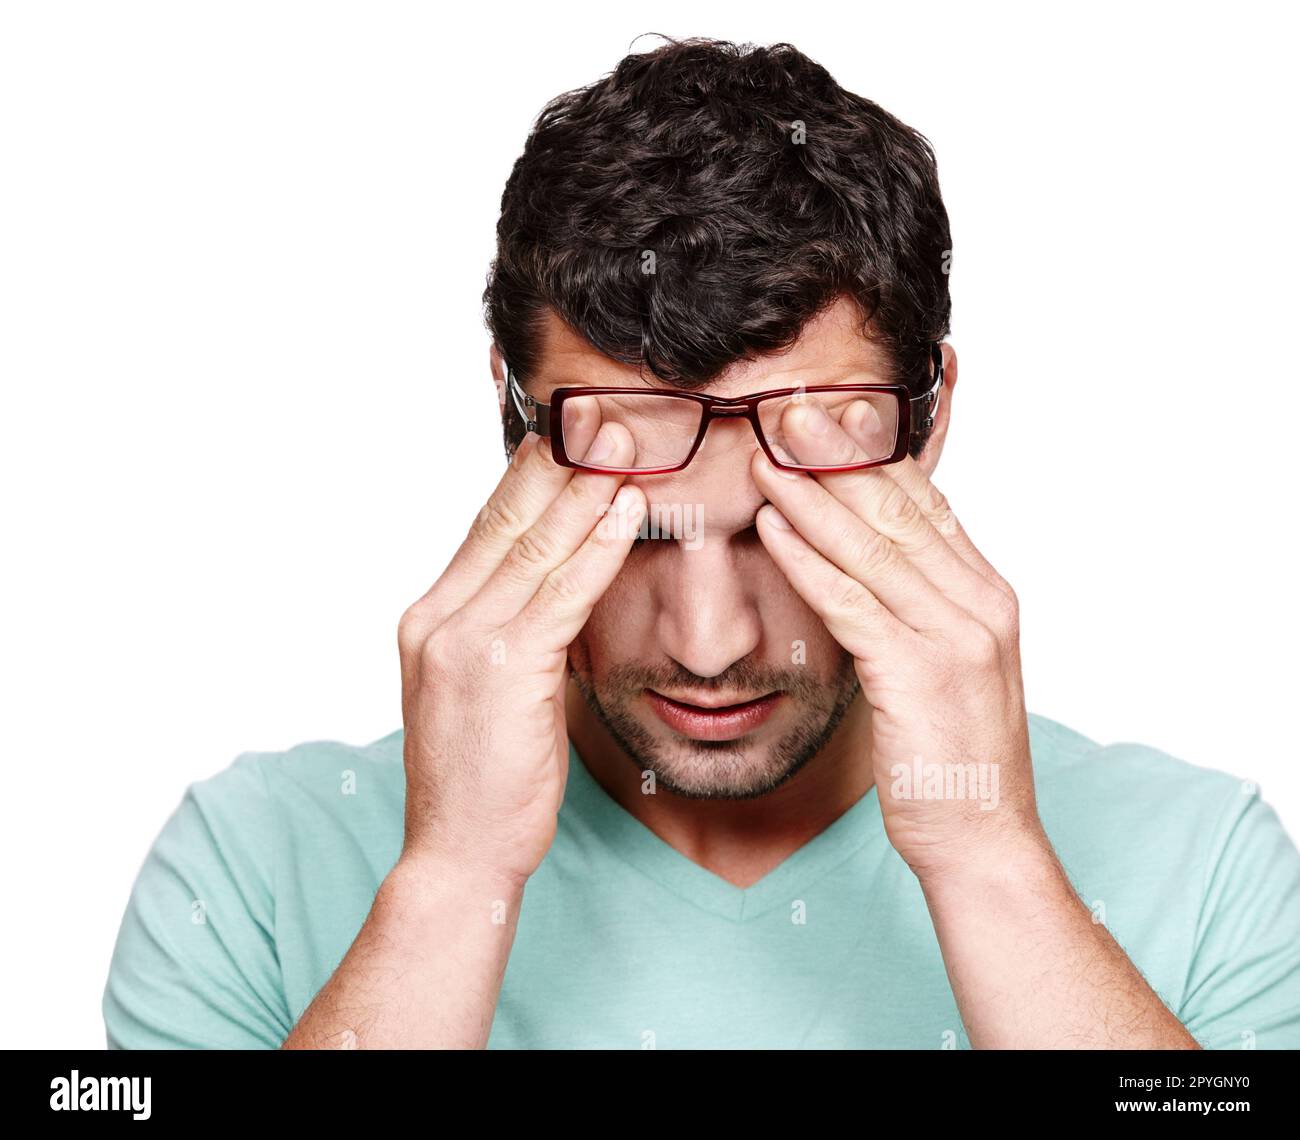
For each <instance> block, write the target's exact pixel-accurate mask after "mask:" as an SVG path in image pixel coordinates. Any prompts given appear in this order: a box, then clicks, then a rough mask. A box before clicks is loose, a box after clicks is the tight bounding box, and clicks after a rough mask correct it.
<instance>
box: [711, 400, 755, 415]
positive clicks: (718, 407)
mask: <svg viewBox="0 0 1300 1140" xmlns="http://www.w3.org/2000/svg"><path fill="white" fill-rule="evenodd" d="M748 414H749V405H748V404H746V403H745V402H744V401H743V400H716V401H714V402H713V403H712V404H710V405H709V415H710V416H746V415H748Z"/></svg>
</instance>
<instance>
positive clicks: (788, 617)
mask: <svg viewBox="0 0 1300 1140" xmlns="http://www.w3.org/2000/svg"><path fill="white" fill-rule="evenodd" d="M764 562H765V564H766V565H765V566H764V567H763V570H764V573H763V576H762V579H761V586H760V587H759V588H758V589H757V591H756V601H757V605H758V611H759V618H760V620H761V622H762V624H763V657H764V659H765V660H766V662H767V663H768V664H771V665H776V666H780V667H783V668H788V667H790V666H792V665H793V666H798V667H801V668H805V669H807V670H808V672H809V673H810V674H812V675H813V676H815V677H821V678H825V679H830V678H832V677H835V676H837V675H838V673H839V672H840V671H841V670H842V669H843V666H844V659H845V657H846V653H845V651H844V649H843V647H842V646H841V645H840V644H839V642H837V641H836V640H835V638H834V637H832V636H831V633H830V631H829V630H828V629H827V628H826V626H825V624H824V623H823V622H822V619H821V618H820V617H818V616H817V614H816V612H815V611H814V610H813V609H812V608H811V607H810V606H809V605H808V604H807V603H806V602H805V601H804V600H803V598H802V597H800V595H799V594H798V593H797V592H796V591H795V589H794V587H793V586H791V585H790V582H789V580H788V579H787V578H786V576H785V575H784V574H782V573H781V571H780V569H779V568H778V567H777V565H776V563H775V562H773V561H772V560H771V559H770V558H766V557H764ZM754 570H755V571H757V570H758V567H755V568H754ZM756 577H757V575H755V578H756Z"/></svg>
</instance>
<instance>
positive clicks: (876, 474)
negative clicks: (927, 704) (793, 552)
mask: <svg viewBox="0 0 1300 1140" xmlns="http://www.w3.org/2000/svg"><path fill="white" fill-rule="evenodd" d="M753 473H754V479H755V482H756V483H757V484H758V486H759V488H760V489H761V490H762V491H763V492H764V494H765V495H766V496H767V498H768V499H770V500H771V501H772V502H774V503H775V504H776V505H777V506H778V507H779V508H781V510H782V511H783V512H784V513H785V516H786V518H788V519H790V520H791V521H792V522H793V523H794V524H795V526H796V527H797V528H798V529H799V530H800V532H802V533H803V534H804V535H805V536H806V537H808V538H809V539H811V540H812V542H813V545H814V546H821V540H820V539H819V538H818V535H817V534H815V533H814V532H813V530H812V529H811V528H812V527H814V526H815V525H816V522H817V516H819V515H825V516H828V517H827V520H826V521H827V523H829V522H830V520H831V519H834V520H836V525H837V527H838V528H839V530H840V531H848V532H850V533H851V532H852V527H851V524H850V523H849V522H848V520H847V519H845V518H844V517H843V516H842V515H841V513H840V512H839V511H836V510H834V509H833V508H832V507H831V506H830V505H829V504H828V503H827V502H826V498H827V497H829V498H830V499H831V501H832V502H833V503H835V504H837V505H839V506H841V507H842V508H843V509H844V510H846V511H847V512H848V513H849V514H850V515H852V516H853V517H854V518H856V519H860V520H862V521H864V522H865V523H866V524H867V526H869V527H870V528H871V529H872V530H873V531H875V532H876V533H878V534H881V535H883V536H884V537H885V538H887V539H888V540H889V541H890V542H892V543H893V545H894V546H895V547H896V548H897V549H898V550H899V551H900V553H901V554H902V555H903V557H904V558H905V559H906V560H907V561H908V562H909V563H910V564H911V565H913V566H915V567H916V569H917V570H918V571H919V572H920V573H921V574H922V575H923V576H924V577H925V579H926V580H927V581H929V582H930V583H932V584H933V586H934V587H935V588H936V589H937V590H939V591H940V592H942V594H943V595H944V596H945V597H946V598H949V599H951V601H952V603H953V604H954V605H956V606H959V607H960V608H961V609H962V610H964V611H965V612H966V613H969V614H975V613H980V612H982V611H983V610H984V609H985V608H986V607H987V606H988V605H989V604H990V603H991V601H992V600H993V598H992V595H993V593H994V592H995V590H994V587H993V586H991V585H990V584H989V582H988V581H987V580H986V579H985V578H984V577H983V576H982V575H980V574H979V573H977V572H976V571H975V570H974V569H973V568H972V567H971V566H970V565H969V564H968V563H967V562H966V561H965V559H963V558H962V557H961V555H959V554H958V553H957V552H956V551H955V550H954V549H953V548H952V547H951V546H950V545H949V544H948V542H947V541H946V540H945V539H944V537H943V535H941V534H940V533H939V532H938V531H937V530H936V529H935V528H934V526H933V525H932V524H931V523H930V520H929V519H928V518H926V516H925V513H924V512H923V511H922V510H921V508H920V507H919V506H918V505H917V504H916V503H914V502H913V501H912V499H911V497H910V496H909V495H908V494H907V492H906V491H904V490H903V488H902V487H900V486H899V485H898V484H897V483H896V482H895V481H894V480H893V479H891V478H890V477H889V476H888V475H887V474H886V473H885V468H869V469H866V470H861V471H848V472H843V473H838V474H837V473H823V474H818V475H817V476H816V478H815V479H810V478H807V477H805V476H796V477H795V478H793V479H792V478H789V476H790V475H791V474H792V473H791V472H785V471H781V470H780V469H779V468H777V467H774V466H772V464H771V463H770V462H768V461H767V459H766V457H764V456H763V455H762V454H761V453H755V459H754V462H753ZM827 529H828V528H827V526H825V525H823V527H822V528H821V533H826V531H827ZM860 541H864V542H865V541H866V540H865V539H861V540H860ZM822 549H826V550H827V553H830V554H831V557H832V558H833V559H834V561H835V562H836V563H837V565H839V566H840V568H841V569H843V570H845V571H847V572H849V573H853V572H854V571H853V568H852V567H851V566H848V565H845V563H844V562H843V561H842V560H841V558H840V556H839V555H837V554H834V553H832V552H831V551H830V549H829V548H827V547H822ZM841 549H842V547H841ZM868 585H871V583H868ZM882 600H885V602H886V604H887V605H889V607H890V609H894V606H893V604H892V602H890V601H888V600H886V599H884V598H883V597H882ZM894 612H895V613H899V611H898V610H896V609H895V610H894ZM899 616H900V617H901V616H902V614H901V613H900V614H899ZM909 624H914V623H911V622H909ZM915 628H918V629H919V628H921V627H920V626H915Z"/></svg>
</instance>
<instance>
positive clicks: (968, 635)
mask: <svg viewBox="0 0 1300 1140" xmlns="http://www.w3.org/2000/svg"><path fill="white" fill-rule="evenodd" d="M960 653H961V657H962V660H964V661H965V662H966V663H967V664H969V665H973V666H976V667H977V668H984V667H987V666H991V665H996V664H997V662H998V661H999V659H1000V658H1001V647H1000V645H999V643H998V638H997V635H996V634H995V633H994V632H993V631H992V630H991V629H989V628H988V627H987V626H984V625H981V624H980V623H979V622H971V623H970V624H969V625H968V626H967V627H966V629H965V630H963V632H962V634H961V640H960Z"/></svg>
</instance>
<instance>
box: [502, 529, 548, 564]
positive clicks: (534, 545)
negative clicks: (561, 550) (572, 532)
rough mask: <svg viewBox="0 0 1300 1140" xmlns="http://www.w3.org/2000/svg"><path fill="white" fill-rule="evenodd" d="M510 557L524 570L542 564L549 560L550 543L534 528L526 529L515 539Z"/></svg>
mask: <svg viewBox="0 0 1300 1140" xmlns="http://www.w3.org/2000/svg"><path fill="white" fill-rule="evenodd" d="M510 559H511V561H512V562H513V563H514V564H515V565H516V566H519V567H521V568H523V569H525V570H530V569H533V568H534V567H537V566H544V565H546V563H548V562H550V561H551V543H550V542H549V541H548V540H547V539H546V538H545V537H543V535H542V534H541V533H540V532H538V531H537V530H536V529H531V530H526V531H524V533H523V534H521V535H520V536H519V537H518V538H517V539H515V544H514V547H513V548H512V549H511V551H510Z"/></svg>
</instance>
